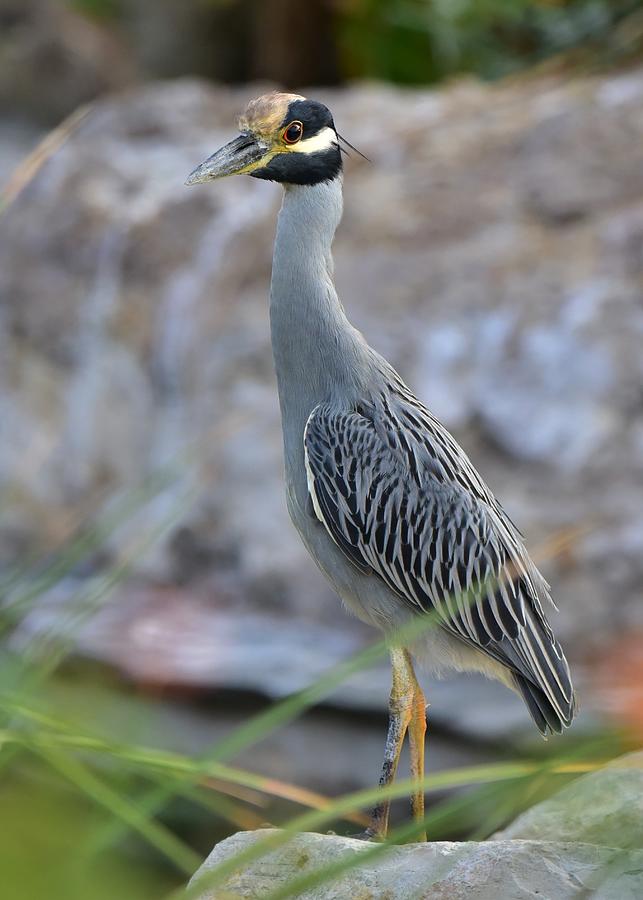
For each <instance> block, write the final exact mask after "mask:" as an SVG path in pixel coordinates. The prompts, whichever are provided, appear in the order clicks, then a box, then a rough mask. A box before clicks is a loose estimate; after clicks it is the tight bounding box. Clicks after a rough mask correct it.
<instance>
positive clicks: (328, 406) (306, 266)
mask: <svg viewBox="0 0 643 900" xmlns="http://www.w3.org/2000/svg"><path fill="white" fill-rule="evenodd" d="M238 124H239V134H238V136H237V137H235V138H234V139H233V140H232V141H230V142H229V143H228V144H226V145H225V146H224V147H222V148H221V149H220V150H218V151H217V152H215V153H214V154H213V155H212V156H210V157H209V158H208V159H206V160H205V162H203V163H202V164H201V165H200V166H198V168H196V169H195V170H194V172H192V174H191V175H190V176H189V178H188V180H187V184H197V183H202V182H209V181H212V180H215V179H218V178H224V177H226V176H229V175H249V176H251V177H253V178H261V179H265V180H269V181H274V182H278V183H280V184H281V185H282V186H283V202H282V206H281V209H280V212H279V216H278V222H277V232H276V238H275V245H274V254H273V264H272V277H271V283H270V300H269V305H270V330H271V340H272V350H273V357H274V364H275V371H276V377H277V388H278V394H279V404H280V409H281V420H282V430H283V446H284V471H285V486H286V499H287V506H288V511H289V514H290V517H291V519H292V522H293V524H294V526H295V528H296V530H297V531H298V532H299V535H300V536H301V538H302V540H303V542H304V544H305V546H306V548H307V549H308V551H309V553H310V555H311V556H312V558H313V560H314V561H315V563H316V564H317V566H318V567H319V568H320V569H321V571H322V573H323V574H324V575H325V576H326V578H327V579H328V581H329V582H330V584H331V585H332V587H333V588H334V589H335V591H336V593H337V594H338V595H339V597H340V598H341V600H342V601H343V603H344V605H345V606H346V607H347V608H348V610H349V611H350V612H352V613H353V614H354V615H356V616H357V617H358V618H359V619H361V620H363V621H364V622H367V623H369V624H371V625H373V626H375V627H376V628H379V629H380V630H381V631H382V632H383V633H384V635H385V637H386V640H387V642H388V646H389V653H390V659H391V668H392V685H391V692H390V698H389V721H388V732H387V738H386V744H385V752H384V762H383V766H382V774H381V778H380V785H382V786H386V785H389V784H391V783H392V782H393V780H394V778H395V775H396V771H397V767H398V761H399V757H400V752H401V749H402V746H403V743H404V740H405V738H406V736H407V735H408V742H409V757H410V769H411V777H412V784H413V789H412V796H411V807H412V813H413V816H414V819H415V820H416V821H417V822H418V834H419V836H420V837H421V838H422V839H426V835H425V833H424V831H423V829H422V825H423V822H424V818H425V813H424V790H423V779H424V749H425V732H426V701H425V698H424V695H423V692H422V689H421V687H420V684H419V682H418V680H417V678H416V675H415V671H414V665H413V664H414V661H415V662H416V663H417V664H418V665H421V666H422V667H423V668H424V669H427V670H428V671H430V672H434V673H436V674H437V675H440V674H441V673H442V670H445V669H446V670H449V669H450V670H456V671H476V672H481V673H483V674H484V675H485V676H487V677H490V678H494V679H497V680H498V681H500V682H502V683H503V684H505V685H506V686H507V687H509V688H510V689H512V690H513V691H515V692H516V693H517V694H518V695H520V696H521V697H522V699H523V700H524V702H525V704H526V706H527V709H528V711H529V713H530V714H531V717H532V719H533V720H534V722H535V724H536V726H537V728H538V729H539V730H540V732H541V733H542V734H543V735H545V736H546V735H547V734H549V733H560V732H562V730H563V728H565V727H567V726H569V725H570V724H571V721H572V718H573V716H574V714H575V707H576V701H575V695H574V690H573V687H572V681H571V676H570V671H569V666H568V663H567V660H566V659H565V655H564V653H563V651H562V649H561V646H560V644H559V643H558V641H557V640H556V638H555V637H554V634H553V631H552V629H551V627H550V625H549V623H548V621H547V618H546V611H548V610H549V609H551V608H553V609H555V608H556V607H555V605H554V603H553V600H552V598H551V593H550V587H549V585H548V584H547V582H546V581H545V579H544V578H543V576H542V575H541V574H540V572H539V571H538V569H537V568H536V565H535V564H534V562H533V561H532V559H531V558H530V556H529V554H528V552H527V549H526V547H525V543H524V538H523V535H522V534H521V532H520V531H519V530H518V528H517V526H516V525H515V524H514V523H513V522H512V520H511V519H510V518H509V516H508V515H507V514H506V512H505V511H504V510H503V508H502V506H501V505H500V503H499V501H498V500H497V499H496V497H495V496H494V494H493V493H492V492H491V490H490V489H489V488H488V487H487V485H486V484H485V482H484V481H483V479H482V478H481V476H480V475H479V474H478V472H477V471H476V469H475V468H474V467H473V465H472V463H471V462H470V460H469V458H468V456H467V455H466V453H465V451H464V450H463V449H462V448H461V447H460V446H459V444H458V443H457V442H456V440H455V439H454V438H453V437H452V436H451V434H450V433H449V432H448V431H447V429H446V428H445V427H444V426H443V425H442V424H441V423H440V422H439V421H438V420H437V419H436V418H435V417H434V416H433V415H432V414H431V412H430V411H429V410H428V409H427V407H426V406H425V405H424V404H423V403H422V402H421V401H420V400H419V399H418V398H417V397H416V396H415V394H414V393H413V392H412V391H411V389H410V388H409V387H407V385H406V384H405V382H404V381H403V380H402V378H401V377H400V375H399V374H398V373H397V371H396V370H395V369H394V368H393V367H392V366H391V365H390V364H389V363H388V362H387V361H386V360H385V359H384V358H383V357H382V356H380V355H379V354H378V353H377V352H376V351H375V350H374V349H372V348H371V347H370V346H369V344H368V343H367V342H366V340H365V338H364V337H363V335H362V334H361V333H360V332H359V331H358V330H357V329H356V328H354V327H353V325H352V324H351V323H350V321H349V319H348V318H347V315H346V312H345V310H344V307H343V305H342V303H341V301H340V299H339V297H338V295H337V292H336V289H335V286H334V280H333V259H332V255H331V246H332V243H333V238H334V235H335V231H336V229H337V226H338V224H339V222H340V219H341V216H342V209H343V196H342V186H343V152H344V151H345V149H346V147H347V146H348V147H349V148H350V147H351V146H352V145H350V144H348V142H347V141H346V140H345V139H344V138H342V137H341V136H340V135H339V133H338V131H337V129H336V127H335V123H334V120H333V116H332V114H331V112H330V110H329V109H328V108H327V107H326V106H325V105H324V104H323V103H321V102H318V101H316V100H311V99H308V98H306V97H303V96H301V95H299V94H290V93H284V92H279V91H276V92H272V93H269V94H265V95H263V96H261V97H259V98H257V99H255V100H252V101H251V102H250V103H249V105H248V107H247V109H246V110H245V112H244V113H243V114H242V115H241V117H240V119H239V123H238ZM352 149H355V148H352ZM428 616H431V617H432V627H430V628H426V629H424V630H421V631H420V630H419V631H418V632H417V633H415V634H414V633H413V629H412V628H411V629H409V624H411V625H412V624H413V623H414V622H416V621H421V620H422V618H427V617H428ZM389 815H390V801H389V800H387V799H385V800H381V801H380V802H379V803H378V804H377V805H376V807H375V809H374V810H373V812H372V814H371V817H370V820H369V825H368V828H367V829H366V831H365V832H364V834H363V837H364V838H366V839H372V840H382V839H384V838H385V837H386V835H387V830H388V823H389Z"/></svg>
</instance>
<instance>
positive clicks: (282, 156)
mask: <svg viewBox="0 0 643 900" xmlns="http://www.w3.org/2000/svg"><path fill="white" fill-rule="evenodd" d="M291 105H292V104H291ZM324 127H325V126H324ZM341 170H342V154H341V153H340V150H339V147H337V146H335V147H329V148H328V150H319V151H318V152H317V153H297V152H290V153H278V154H277V155H276V156H273V158H272V159H271V160H270V162H269V163H268V164H267V165H266V166H264V167H263V168H262V169H257V170H256V171H254V172H250V173H249V174H250V175H252V177H253V178H263V179H265V180H266V181H279V182H281V183H282V184H319V183H320V182H321V181H332V179H333V178H336V177H337V176H338V175H339V173H340V172H341Z"/></svg>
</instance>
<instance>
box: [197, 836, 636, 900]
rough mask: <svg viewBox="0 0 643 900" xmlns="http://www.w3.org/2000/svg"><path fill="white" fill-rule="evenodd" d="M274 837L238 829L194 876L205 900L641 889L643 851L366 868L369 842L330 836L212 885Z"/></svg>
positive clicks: (606, 893)
mask: <svg viewBox="0 0 643 900" xmlns="http://www.w3.org/2000/svg"><path fill="white" fill-rule="evenodd" d="M275 834H278V832H275V831H273V830H272V829H264V830H261V831H254V832H240V833H239V834H234V835H232V837H229V838H227V839H226V840H225V841H222V842H221V843H220V844H218V845H217V847H215V849H214V850H213V851H212V853H211V854H210V856H209V857H208V859H207V860H206V862H205V863H204V864H203V866H202V867H201V869H199V871H198V872H197V874H196V876H195V878H194V881H193V883H194V884H195V885H196V884H198V882H199V880H200V879H201V878H204V882H203V885H204V886H203V890H202V892H201V893H198V892H197V896H199V900H223V898H228V900H232V898H233V897H234V898H242V897H244V898H252V900H263V898H266V900H267V898H268V897H270V896H272V894H273V892H276V891H277V890H279V889H283V888H284V887H285V885H287V884H289V883H290V882H292V883H293V893H292V894H288V895H286V896H292V897H297V898H299V900H304V898H305V900H349V898H350V900H409V898H422V900H534V898H542V900H576V898H578V900H580V898H586V897H588V896H592V897H593V898H594V900H598V898H600V900H638V898H640V897H641V894H642V892H643V851H642V850H629V851H628V850H614V849H612V848H609V847H598V846H595V845H592V844H576V843H550V842H548V841H493V842H488V843H452V842H450V841H437V842H435V843H428V844H407V845H405V846H402V847H392V848H390V849H386V851H384V852H381V851H380V853H378V854H377V855H376V856H374V858H373V859H372V860H371V861H368V862H367V861H366V858H367V856H368V855H369V853H372V852H373V848H372V847H371V846H369V845H368V844H365V843H363V842H362V841H359V840H355V839H354V838H346V837H337V836H336V835H323V834H299V835H297V836H296V837H295V838H293V840H291V841H290V842H289V843H288V844H286V845H285V846H283V847H280V848H279V849H278V850H274V851H272V852H270V853H267V854H266V855H264V856H261V857H259V858H258V859H256V860H254V861H252V862H250V863H248V864H245V865H244V866H243V867H242V868H241V869H240V870H239V871H237V872H235V873H234V874H232V875H230V876H229V877H228V878H227V879H225V881H224V883H223V884H217V885H216V886H213V887H211V888H208V887H207V875H208V872H210V871H211V870H213V869H215V867H216V866H217V865H219V864H220V863H223V862H225V861H228V860H230V859H233V858H234V857H235V856H236V855H237V854H238V853H241V852H243V851H247V850H248V849H249V848H251V847H255V846H257V845H258V844H260V842H261V841H262V840H264V839H266V838H269V837H271V836H273V835H275ZM360 857H364V859H363V860H362V861H360ZM351 859H352V860H353V862H352V866H351V868H350V869H348V870H347V871H346V872H345V873H344V874H342V875H341V876H340V877H338V878H335V879H333V880H332V881H330V882H329V883H326V884H321V885H319V886H317V887H315V888H312V889H311V890H304V891H299V890H298V889H297V888H296V885H295V879H296V880H297V881H298V880H299V879H300V878H302V877H303V876H306V875H310V874H311V873H313V872H315V871H316V870H317V869H322V868H324V867H326V866H331V865H336V864H339V863H341V862H346V863H347V864H349V863H350V861H351ZM282 896H283V895H282Z"/></svg>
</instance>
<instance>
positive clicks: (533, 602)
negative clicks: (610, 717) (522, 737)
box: [304, 394, 574, 731]
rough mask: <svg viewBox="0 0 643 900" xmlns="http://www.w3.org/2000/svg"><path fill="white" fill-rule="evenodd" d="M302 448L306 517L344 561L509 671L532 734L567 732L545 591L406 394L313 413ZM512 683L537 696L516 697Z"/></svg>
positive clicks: (563, 669) (564, 670)
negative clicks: (310, 514) (533, 725)
mask: <svg viewBox="0 0 643 900" xmlns="http://www.w3.org/2000/svg"><path fill="white" fill-rule="evenodd" d="M304 449H305V458H306V471H307V476H308V489H309V493H310V497H311V499H312V503H313V507H314V510H315V514H316V515H317V518H318V519H319V520H320V521H321V522H322V523H323V525H324V526H325V527H326V529H327V531H328V532H329V534H330V535H331V537H332V538H333V540H334V541H335V542H336V543H337V544H338V546H339V547H340V548H341V549H342V550H343V551H344V553H345V554H346V555H347V556H348V558H349V559H350V560H351V561H352V563H353V564H354V565H355V566H356V567H357V568H358V569H359V570H360V571H362V572H364V573H369V572H374V573H375V574H377V575H378V576H379V577H381V578H382V579H383V580H384V581H385V582H386V584H387V585H388V586H389V587H390V588H391V589H392V590H393V591H394V592H395V593H396V594H397V595H398V596H399V597H400V598H401V599H402V600H403V601H404V602H406V603H408V604H410V605H411V606H415V607H417V608H418V611H420V610H424V611H428V610H431V609H433V610H435V611H436V613H437V615H438V617H439V620H440V623H441V625H442V626H443V627H445V628H446V629H448V630H449V631H451V632H452V633H453V634H455V635H457V636H458V637H459V638H461V639H462V640H464V641H466V642H467V643H469V644H473V645H475V646H476V647H478V648H479V649H481V650H483V651H484V652H485V653H487V654H488V655H489V656H491V657H493V658H494V659H496V660H497V661H498V662H501V663H502V664H503V665H505V666H507V667H509V668H510V669H511V670H512V672H514V674H515V680H516V686H517V688H518V689H519V690H520V691H521V693H522V694H523V696H524V697H525V700H526V702H527V705H528V706H529V709H530V711H531V712H532V715H533V716H534V718H535V719H536V722H537V724H538V726H539V727H540V728H541V730H543V725H542V722H543V721H544V722H545V723H546V726H547V727H548V728H549V729H551V730H556V731H559V730H560V728H561V727H562V725H563V724H569V721H570V720H571V717H572V715H573V705H574V700H573V691H572V687H571V681H570V676H569V669H568V667H567V663H566V661H565V658H564V656H563V653H562V650H561V649H560V646H559V645H558V643H557V642H556V641H555V639H554V637H553V634H552V632H551V629H550V627H549V625H548V623H547V621H546V619H545V617H544V613H543V610H542V601H545V602H551V601H550V597H549V592H548V586H547V584H546V582H545V581H544V579H543V578H542V576H541V575H540V573H539V572H538V570H537V569H536V567H535V566H534V564H533V562H532V561H531V560H530V558H529V556H528V554H527V552H526V550H525V548H524V545H523V543H522V538H521V536H520V534H519V532H518V531H517V529H516V528H515V526H514V525H513V523H511V522H510V520H509V519H507V517H506V516H505V515H504V513H503V510H502V508H501V507H500V506H499V504H498V502H497V501H496V500H495V498H494V497H493V495H492V494H491V492H490V491H489V489H488V488H487V487H486V485H485V484H484V482H483V481H482V479H481V478H480V476H479V475H478V474H477V472H476V471H475V469H474V468H473V466H472V465H471V463H470V462H469V460H468V458H467V457H466V455H465V454H464V452H463V451H462V450H461V449H460V448H459V447H458V445H457V444H456V443H455V441H454V440H453V438H451V436H450V435H449V434H448V432H446V430H445V429H443V428H442V426H441V425H439V423H437V422H436V420H435V419H433V417H431V416H430V414H429V413H428V411H426V410H425V409H424V408H423V407H421V406H419V405H418V404H417V401H415V402H414V403H412V402H411V399H410V396H409V395H404V394H398V396H397V398H395V401H394V400H393V398H391V397H386V396H382V398H381V406H380V407H378V408H377V409H374V408H363V407H362V408H359V411H358V410H357V409H356V410H352V411H349V412H338V411H337V410H335V409H333V408H332V407H330V406H326V405H320V406H318V407H316V409H315V410H313V413H312V414H311V416H310V418H309V420H308V423H307V426H306V431H305V435H304ZM521 678H522V679H526V681H527V682H528V684H530V685H532V686H533V687H534V688H535V689H536V690H537V691H540V692H541V693H542V694H543V697H539V698H536V699H534V698H533V697H531V696H525V691H526V690H527V688H526V687H525V686H524V685H523V684H522V682H520V679H521ZM527 692H528V691H527ZM543 698H544V699H543ZM538 699H540V705H539V703H538ZM532 707H534V708H532ZM541 707H543V710H541V714H540V719H541V720H542V721H539V717H538V715H537V713H538V710H539V709H540V708H541ZM550 707H553V711H552V710H551V709H550Z"/></svg>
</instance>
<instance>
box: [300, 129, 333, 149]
mask: <svg viewBox="0 0 643 900" xmlns="http://www.w3.org/2000/svg"><path fill="white" fill-rule="evenodd" d="M336 143H337V135H336V134H335V132H334V131H333V129H332V128H330V127H329V126H328V125H327V126H326V128H322V130H321V131H318V132H317V134H314V135H313V136H312V137H309V138H304V139H303V141H299V143H298V144H297V145H296V146H295V147H293V148H292V149H293V150H296V151H297V152H298V153H318V152H319V151H320V150H328V149H329V148H330V147H332V146H333V145H334V144H336Z"/></svg>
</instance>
